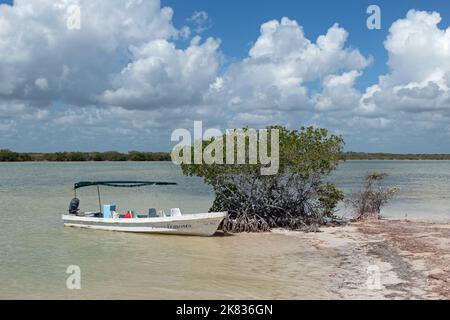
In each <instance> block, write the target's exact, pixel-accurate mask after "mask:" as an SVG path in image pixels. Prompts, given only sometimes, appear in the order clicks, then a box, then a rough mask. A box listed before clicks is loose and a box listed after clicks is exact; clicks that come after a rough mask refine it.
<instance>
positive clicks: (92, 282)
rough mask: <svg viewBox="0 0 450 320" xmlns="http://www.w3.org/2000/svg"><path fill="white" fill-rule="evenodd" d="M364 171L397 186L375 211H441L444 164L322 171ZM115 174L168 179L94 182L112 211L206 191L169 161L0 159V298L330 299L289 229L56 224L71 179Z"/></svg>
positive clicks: (448, 184)
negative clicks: (235, 232)
mask: <svg viewBox="0 0 450 320" xmlns="http://www.w3.org/2000/svg"><path fill="white" fill-rule="evenodd" d="M372 170H377V171H384V172H387V173H389V174H390V175H389V177H388V178H387V179H386V183H387V184H390V185H397V186H398V187H399V188H400V194H399V195H398V197H397V198H396V200H394V201H393V202H392V204H391V205H389V206H388V207H387V208H386V209H385V210H384V214H385V215H387V216H396V217H403V216H404V214H405V213H408V216H409V217H424V218H450V209H449V208H450V162H438V161H423V162H418V161H350V162H347V163H344V164H342V165H341V166H340V168H339V170H338V172H336V174H335V175H334V176H333V177H332V179H333V180H334V181H335V182H336V183H337V184H338V185H339V186H341V187H342V188H344V189H345V190H346V191H347V192H348V191H350V190H356V189H357V188H358V187H359V184H360V182H361V180H362V178H363V176H364V175H365V174H366V173H367V172H368V171H372ZM116 179H117V180H133V179H136V180H163V181H174V182H177V183H178V185H177V186H164V187H149V188H142V189H108V188H102V201H103V202H104V203H107V202H110V203H111V202H112V203H115V204H117V205H118V208H119V211H125V210H127V209H134V210H138V211H141V210H145V211H146V210H147V209H148V208H149V207H157V208H160V209H166V210H167V209H169V208H170V207H180V208H181V209H182V211H183V212H206V211H207V210H208V208H209V207H210V205H211V202H212V199H213V198H212V193H211V190H210V188H209V187H207V186H205V185H204V184H203V183H202V181H201V180H200V179H197V178H191V177H184V176H182V174H181V172H180V170H179V168H177V167H176V166H174V165H173V164H171V163H128V162H127V163H106V162H104V163H1V164H0V216H1V223H0V244H1V245H0V298H7V299H16V298H57V299H58V298H77V299H79V298H138V299H141V298H158V299H170V298H185V299H186V298H198V299H203V298H219V299H220V298H242V299H245V298H248V299H252V298H261V299H270V298H330V297H332V294H331V293H330V292H329V291H328V290H327V274H328V272H329V271H330V270H327V268H326V267H324V268H322V269H321V270H318V269H317V266H318V265H322V266H330V268H331V260H330V257H331V255H332V254H333V253H332V252H326V251H317V250H314V248H309V247H307V246H306V244H302V243H299V242H298V241H297V240H296V238H295V237H288V236H283V235H239V236H236V237H218V238H194V237H170V236H169V237H168V236H155V235H134V234H120V233H110V232H101V231H92V230H77V229H70V228H64V227H63V226H62V224H61V220H60V214H61V213H64V212H65V211H66V210H67V205H68V202H69V201H70V199H71V198H72V196H73V194H72V193H73V191H72V189H71V187H72V185H73V183H74V182H76V181H79V180H116ZM79 195H80V196H81V201H82V204H81V206H82V208H83V209H88V210H90V209H92V210H96V208H97V207H98V202H97V193H96V189H95V188H87V189H85V190H81V191H80V194H79ZM345 211H348V210H347V209H345V208H343V210H342V213H343V214H344V213H345ZM243 244H245V245H243ZM236 248H239V249H236ZM260 248H264V250H260ZM69 265H78V266H80V268H81V272H82V290H79V291H70V290H67V288H66V279H67V277H68V275H67V274H66V273H65V271H66V268H67V267H68V266H69Z"/></svg>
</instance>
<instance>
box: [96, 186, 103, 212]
mask: <svg viewBox="0 0 450 320" xmlns="http://www.w3.org/2000/svg"><path fill="white" fill-rule="evenodd" d="M97 194H98V207H99V208H100V213H103V210H102V200H101V198H100V186H97Z"/></svg>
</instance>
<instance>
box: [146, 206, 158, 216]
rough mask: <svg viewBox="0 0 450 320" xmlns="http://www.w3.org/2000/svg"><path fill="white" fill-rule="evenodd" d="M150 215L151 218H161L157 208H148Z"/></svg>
mask: <svg viewBox="0 0 450 320" xmlns="http://www.w3.org/2000/svg"><path fill="white" fill-rule="evenodd" d="M148 217H149V218H159V216H158V213H157V212H156V209H155V208H150V209H148Z"/></svg>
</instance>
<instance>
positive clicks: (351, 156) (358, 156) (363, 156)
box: [342, 152, 450, 160]
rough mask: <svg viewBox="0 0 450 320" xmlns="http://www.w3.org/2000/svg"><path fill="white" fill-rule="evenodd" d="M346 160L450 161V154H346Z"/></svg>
mask: <svg viewBox="0 0 450 320" xmlns="http://www.w3.org/2000/svg"><path fill="white" fill-rule="evenodd" d="M342 159H344V160H450V154H428V153H427V154H397V153H365V152H346V153H343V154H342Z"/></svg>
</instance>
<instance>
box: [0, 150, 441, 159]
mask: <svg viewBox="0 0 450 320" xmlns="http://www.w3.org/2000/svg"><path fill="white" fill-rule="evenodd" d="M342 160H450V154H395V153H365V152H345V153H343V154H342ZM27 161H171V158H170V153H168V152H140V151H130V152H128V153H120V152H117V151H107V152H54V153H32V152H14V151H11V150H5V149H4V150H0V162H27Z"/></svg>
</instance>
